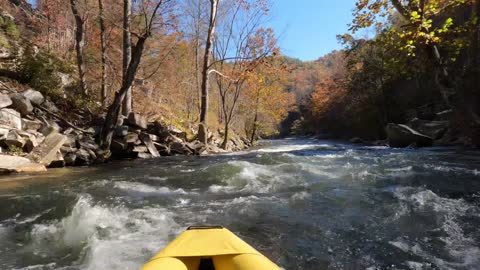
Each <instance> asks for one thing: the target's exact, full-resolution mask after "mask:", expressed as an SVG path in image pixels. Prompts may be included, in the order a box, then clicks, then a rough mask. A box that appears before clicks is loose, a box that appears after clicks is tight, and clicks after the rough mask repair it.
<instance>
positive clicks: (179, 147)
mask: <svg viewBox="0 0 480 270" xmlns="http://www.w3.org/2000/svg"><path fill="white" fill-rule="evenodd" d="M170 152H171V153H172V154H178V155H193V151H192V150H190V148H188V147H187V146H186V145H185V144H183V143H180V142H173V143H172V144H170Z"/></svg>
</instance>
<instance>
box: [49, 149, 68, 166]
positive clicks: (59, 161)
mask: <svg viewBox="0 0 480 270" xmlns="http://www.w3.org/2000/svg"><path fill="white" fill-rule="evenodd" d="M65 165H66V162H65V159H64V158H63V155H62V152H60V151H58V152H57V154H56V155H55V158H54V159H53V161H52V162H51V163H50V165H49V166H48V167H49V168H63V167H65Z"/></svg>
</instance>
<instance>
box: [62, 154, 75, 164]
mask: <svg viewBox="0 0 480 270" xmlns="http://www.w3.org/2000/svg"><path fill="white" fill-rule="evenodd" d="M63 159H64V160H65V165H67V166H74V165H75V163H76V162H75V161H76V160H77V154H76V152H70V153H66V154H65V156H64V157H63Z"/></svg>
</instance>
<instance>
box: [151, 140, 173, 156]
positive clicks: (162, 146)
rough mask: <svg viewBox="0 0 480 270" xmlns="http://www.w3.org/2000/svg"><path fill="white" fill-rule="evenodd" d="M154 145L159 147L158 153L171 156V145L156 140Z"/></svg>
mask: <svg viewBox="0 0 480 270" xmlns="http://www.w3.org/2000/svg"><path fill="white" fill-rule="evenodd" d="M153 145H154V146H155V148H156V149H157V151H158V153H159V154H160V155H161V156H170V154H171V152H170V147H169V146H168V145H165V144H161V143H156V142H154V143H153Z"/></svg>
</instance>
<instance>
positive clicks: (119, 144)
mask: <svg viewBox="0 0 480 270" xmlns="http://www.w3.org/2000/svg"><path fill="white" fill-rule="evenodd" d="M110 150H111V151H112V153H114V154H125V153H126V152H128V144H127V143H126V142H125V141H123V140H119V139H113V140H112V143H111V144H110Z"/></svg>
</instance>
